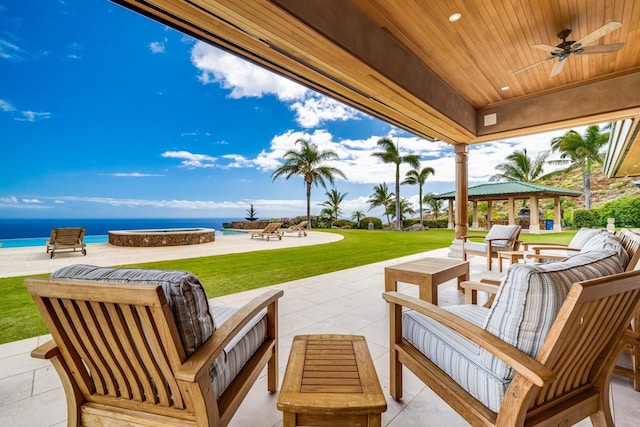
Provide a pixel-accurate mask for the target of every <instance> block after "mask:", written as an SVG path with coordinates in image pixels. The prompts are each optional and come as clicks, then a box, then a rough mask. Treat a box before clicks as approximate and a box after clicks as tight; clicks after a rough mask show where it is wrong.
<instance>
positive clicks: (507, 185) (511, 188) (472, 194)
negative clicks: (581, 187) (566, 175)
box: [433, 181, 582, 200]
mask: <svg viewBox="0 0 640 427" xmlns="http://www.w3.org/2000/svg"><path fill="white" fill-rule="evenodd" d="M536 195H537V196H540V197H555V196H568V197H578V196H581V195H582V192H581V191H574V190H567V189H565V188H557V187H549V186H548V185H540V184H532V183H530V182H521V181H508V182H491V183H488V184H480V185H476V186H474V187H469V200H474V199H476V200H497V199H503V200H504V199H506V198H508V197H515V198H521V199H524V198H528V197H529V196H536ZM455 196H456V194H455V191H450V192H448V193H442V194H437V195H435V196H433V198H434V199H454V198H455Z"/></svg>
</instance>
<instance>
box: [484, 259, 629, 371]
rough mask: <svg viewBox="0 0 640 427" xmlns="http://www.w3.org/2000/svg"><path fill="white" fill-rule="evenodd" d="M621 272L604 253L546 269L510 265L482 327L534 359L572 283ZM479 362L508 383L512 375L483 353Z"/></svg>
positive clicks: (617, 265) (617, 262)
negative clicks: (507, 380)
mask: <svg viewBox="0 0 640 427" xmlns="http://www.w3.org/2000/svg"><path fill="white" fill-rule="evenodd" d="M622 271H623V268H622V264H621V260H620V257H619V255H618V254H617V253H616V252H615V251H610V250H598V251H590V252H583V253H580V254H578V255H575V256H573V257H570V258H567V259H566V260H564V261H562V262H554V263H550V264H514V265H513V266H511V267H510V268H509V271H508V272H507V274H506V276H505V277H504V279H503V281H502V284H501V286H500V288H499V290H498V293H497V295H496V300H495V302H494V303H493V306H492V307H491V310H490V311H489V315H488V316H487V319H486V321H485V323H484V327H485V329H486V330H487V331H489V332H491V333H492V334H494V335H496V336H498V337H500V338H502V339H503V340H504V341H506V342H507V343H509V344H511V345H513V346H515V347H517V348H518V349H520V350H521V351H523V352H524V353H527V354H528V355H530V356H532V357H535V356H536V355H537V354H538V352H539V351H540V348H541V346H542V343H543V341H544V339H545V338H546V336H547V333H548V332H549V329H550V327H551V325H552V323H553V322H554V320H555V318H556V315H557V314H558V311H559V310H560V306H561V305H562V303H563V302H564V299H565V298H566V296H567V293H568V291H569V288H570V286H571V285H572V284H573V283H575V282H579V281H582V280H588V279H594V278H598V277H603V276H608V275H611V274H616V273H621V272H622ZM481 360H482V364H483V365H484V366H485V367H486V368H488V369H490V370H491V371H492V372H493V373H494V374H495V375H496V376H497V377H498V378H503V379H510V378H513V376H514V374H515V372H514V371H513V370H512V369H511V368H510V367H509V366H508V365H507V364H506V363H504V362H502V361H501V360H500V359H498V358H497V357H495V356H493V355H492V354H491V353H489V352H487V351H485V350H481Z"/></svg>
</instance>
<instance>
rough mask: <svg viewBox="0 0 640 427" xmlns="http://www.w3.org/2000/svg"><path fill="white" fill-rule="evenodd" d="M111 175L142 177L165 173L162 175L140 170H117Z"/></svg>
mask: <svg viewBox="0 0 640 427" xmlns="http://www.w3.org/2000/svg"><path fill="white" fill-rule="evenodd" d="M110 175H111V176H118V177H133V178H140V177H147V176H164V175H161V174H154V173H140V172H116V173H112V174H110Z"/></svg>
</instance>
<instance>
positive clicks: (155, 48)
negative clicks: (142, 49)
mask: <svg viewBox="0 0 640 427" xmlns="http://www.w3.org/2000/svg"><path fill="white" fill-rule="evenodd" d="M166 41H167V39H164V41H161V42H151V43H149V49H150V50H151V52H152V53H154V54H157V53H164V52H165V49H166V48H165V43H166Z"/></svg>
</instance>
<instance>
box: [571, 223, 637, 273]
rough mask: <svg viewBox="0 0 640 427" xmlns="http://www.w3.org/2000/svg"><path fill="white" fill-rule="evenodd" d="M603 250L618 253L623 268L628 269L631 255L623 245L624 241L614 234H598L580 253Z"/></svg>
mask: <svg viewBox="0 0 640 427" xmlns="http://www.w3.org/2000/svg"><path fill="white" fill-rule="evenodd" d="M602 249H608V250H612V251H616V252H617V253H618V256H619V257H620V262H621V264H622V268H623V269H625V268H627V264H629V253H628V252H627V250H626V249H625V248H624V246H623V245H622V240H621V239H620V238H619V237H618V236H614V235H613V234H609V233H607V232H604V233H599V234H596V235H595V236H593V237H592V238H591V239H589V241H588V242H587V243H585V244H584V246H582V249H580V252H590V251H598V250H602Z"/></svg>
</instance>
